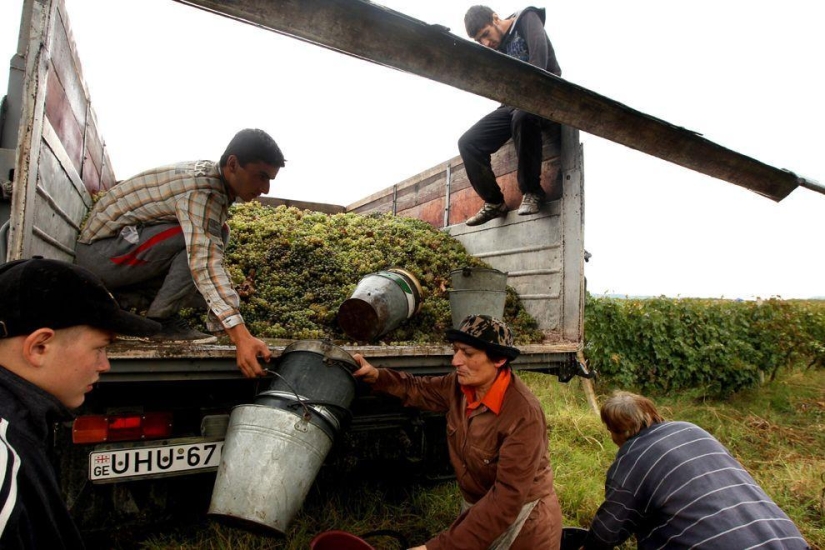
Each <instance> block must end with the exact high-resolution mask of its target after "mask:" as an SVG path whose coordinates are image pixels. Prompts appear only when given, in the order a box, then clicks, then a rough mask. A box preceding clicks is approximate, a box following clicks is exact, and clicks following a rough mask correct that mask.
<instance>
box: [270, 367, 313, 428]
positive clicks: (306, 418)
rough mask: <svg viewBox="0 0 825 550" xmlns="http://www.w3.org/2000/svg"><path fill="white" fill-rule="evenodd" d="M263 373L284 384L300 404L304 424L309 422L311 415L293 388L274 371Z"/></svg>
mask: <svg viewBox="0 0 825 550" xmlns="http://www.w3.org/2000/svg"><path fill="white" fill-rule="evenodd" d="M264 372H266V373H268V374H272V375H274V376H277V377H278V378H280V379H281V380H282V381H283V383H284V384H286V387H288V388H289V389H290V390H292V393H293V394H295V399H296V400H297V401H298V403H300V404H301V407H303V409H304V414H303V416H302V417H301V418H303V420H304V422H309V421H310V420H311V419H312V414H311V413H310V412H309V407H308V406H307V404H306V402H305V401H304V400H303V399H302V398H301V396H300V395H298V392H296V391H295V388H293V387H292V384H290V383H289V381H288V380H287V379H286V378H284V377H283V376H281V375H280V374H278V373H277V372H275V371H274V370H271V369H264Z"/></svg>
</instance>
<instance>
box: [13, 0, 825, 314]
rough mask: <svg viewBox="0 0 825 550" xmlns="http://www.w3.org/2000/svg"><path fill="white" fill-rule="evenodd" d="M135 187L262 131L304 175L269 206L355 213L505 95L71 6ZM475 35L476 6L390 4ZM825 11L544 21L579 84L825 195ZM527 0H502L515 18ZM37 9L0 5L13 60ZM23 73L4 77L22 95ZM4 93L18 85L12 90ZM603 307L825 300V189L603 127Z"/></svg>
mask: <svg viewBox="0 0 825 550" xmlns="http://www.w3.org/2000/svg"><path fill="white" fill-rule="evenodd" d="M65 2H66V6H67V10H68V13H69V18H70V21H71V26H72V28H73V31H74V36H75V42H76V43H77V47H78V50H79V53H80V58H81V63H82V65H83V71H84V75H85V79H86V81H87V85H88V88H89V92H90V95H91V97H92V105H93V109H94V110H95V112H96V114H97V118H98V121H99V124H100V128H101V133H102V134H103V137H104V139H105V140H106V143H107V146H108V150H109V155H110V158H111V160H112V163H113V166H114V168H115V174H116V176H117V178H119V179H123V178H127V177H129V176H131V175H134V174H136V173H138V172H140V171H142V170H145V169H147V168H152V167H155V166H160V165H163V164H167V163H172V162H178V161H184V160H195V159H201V158H209V159H214V160H217V158H218V157H219V156H220V154H221V153H222V152H223V149H224V147H225V146H226V143H227V142H228V141H229V139H230V138H231V136H232V135H234V133H235V132H236V131H237V130H239V129H241V128H245V127H259V128H262V129H264V130H266V131H267V132H268V133H270V134H271V135H272V136H273V137H274V138H275V140H276V141H277V142H278V143H279V145H280V146H281V149H282V150H283V151H284V154H285V156H286V158H287V166H286V167H285V168H284V169H282V171H281V173H280V174H279V175H278V177H277V179H276V180H275V181H274V183H273V186H272V189H271V191H270V195H271V196H275V197H282V198H288V199H296V200H304V201H313V202H325V203H332V204H341V205H347V204H350V203H352V202H354V201H356V200H358V199H360V198H362V197H364V196H366V195H369V194H372V193H374V192H376V191H379V190H381V189H384V188H386V187H389V186H391V185H393V184H395V183H398V182H400V181H403V180H404V179H406V178H408V177H410V176H413V175H415V174H417V173H418V172H421V171H423V170H425V169H427V168H430V167H431V166H434V165H436V164H439V163H441V162H443V161H445V160H447V159H449V158H452V157H454V156H456V155H457V154H458V151H457V147H456V141H457V139H458V137H459V136H460V135H461V134H462V133H463V132H464V131H465V130H466V129H467V128H468V127H469V126H471V125H472V124H473V123H474V122H475V121H476V120H477V119H479V118H480V117H481V116H483V115H484V114H486V113H487V112H489V111H491V110H493V109H494V108H495V107H496V105H497V102H494V101H491V100H488V99H485V98H481V97H478V96H474V95H472V94H469V93H467V92H463V91H460V90H457V89H454V88H451V87H449V86H446V85H443V84H439V83H435V82H432V81H429V80H426V79H424V78H421V77H418V76H414V75H408V74H404V73H401V72H399V71H395V70H392V69H388V68H385V67H379V66H377V65H374V64H371V63H368V62H366V61H363V60H358V59H354V58H351V57H348V56H345V55H342V54H339V53H335V52H331V51H329V50H325V49H323V48H320V47H317V46H313V45H310V44H305V43H303V42H300V41H297V40H295V39H291V38H287V37H283V36H280V35H278V34H275V33H272V32H269V31H265V30H262V29H258V28H255V27H251V26H248V25H244V24H241V23H238V22H235V21H231V20H229V19H227V18H223V17H218V16H215V15H213V14H209V13H206V12H203V11H201V10H198V9H195V8H192V7H189V6H185V5H182V4H179V3H176V2H173V1H172V0H105V1H104V0H65ZM375 3H378V4H381V5H384V6H386V7H389V8H391V9H394V10H397V11H400V12H402V13H405V14H407V15H409V16H412V17H415V18H417V19H421V20H422V21H425V22H427V23H433V24H441V25H444V26H446V27H449V28H450V29H451V31H452V32H453V33H454V34H456V35H458V36H460V37H462V38H467V37H466V36H465V33H464V27H463V16H464V12H465V11H466V9H467V7H469V5H470V4H471V3H466V4H465V3H460V2H456V1H455V0H450V1H445V0H378V1H377V2H375ZM819 4H820V3H818V2H810V1H809V0H785V1H783V2H767V1H763V0H755V1H752V2H748V3H745V2H738V1H728V2H719V1H718V0H692V1H690V2H686V1H677V2H661V1H656V0H628V1H626V2H612V1H608V0H604V1H595V0H576V1H572V0H567V1H564V2H552V3H544V4H541V3H540V4H536V5H537V6H538V7H544V8H546V9H547V22H546V25H545V28H546V30H547V32H548V35H549V36H550V39H551V41H552V42H553V46H554V48H555V50H556V55H557V57H558V60H559V63H560V65H561V67H562V70H563V74H562V77H563V78H565V79H567V80H568V81H570V82H573V83H575V84H578V85H580V86H583V87H585V88H588V89H590V90H593V91H595V92H597V93H599V94H601V95H604V96H607V97H609V98H612V99H614V100H617V101H620V102H622V103H624V104H626V105H628V106H630V107H632V108H634V109H637V110H639V111H642V112H644V113H647V114H649V115H652V116H655V117H658V118H660V119H663V120H665V121H667V122H670V123H672V124H675V125H678V126H682V127H685V128H688V129H691V130H694V131H697V132H699V133H701V134H703V135H704V136H705V137H706V138H707V139H709V140H711V141H713V142H715V143H718V144H720V145H722V146H724V147H726V148H729V149H732V150H734V151H738V152H740V153H743V154H745V155H748V156H751V157H753V158H756V159H757V160H760V161H762V162H765V163H767V164H770V165H772V166H775V167H778V168H786V169H789V170H791V171H793V172H795V173H797V174H798V175H800V176H803V177H806V178H810V179H813V180H815V181H818V182H819V183H821V184H825V154H823V146H824V145H825V137H823V135H825V134H823V128H825V104H823V102H822V99H821V97H822V89H821V78H822V77H821V76H820V75H819V74H818V73H819V72H820V69H817V67H819V66H820V63H821V59H820V58H821V57H822V54H823V53H825V33H822V32H821V28H820V27H821V21H822V20H823V11H825V8H823V7H820V5H819ZM526 5H527V4H524V3H523V2H519V1H511V0H499V1H497V2H496V3H495V4H490V6H491V7H492V8H493V9H494V10H496V11H497V12H498V13H499V14H500V15H502V16H507V15H509V14H510V13H512V12H513V11H516V10H518V9H521V8H523V7H525V6H526ZM21 6H22V0H2V1H0V60H2V63H3V64H4V67H8V60H10V59H11V56H12V55H13V53H14V51H15V48H16V42H17V27H18V23H19V17H20V10H21ZM7 77H8V71H7V68H4V69H3V70H2V71H0V89H1V90H3V91H5V89H6V86H7V84H6V83H7ZM3 93H5V92H3ZM581 138H582V142H583V144H584V158H585V166H584V174H585V248H586V249H587V250H588V251H589V252H590V253H591V254H592V258H591V260H590V262H589V263H587V264H586V267H585V275H586V277H587V281H588V290H589V291H590V292H591V293H593V294H597V295H599V294H618V295H631V296H637V295H643V296H658V295H666V296H672V297H705V298H746V299H748V298H754V297H762V298H768V297H773V296H779V297H782V298H808V297H815V296H818V297H825V279H824V278H823V275H825V254H823V250H822V244H821V240H822V237H823V236H825V215H823V213H824V212H825V195H821V194H818V193H815V192H812V191H810V190H807V189H802V188H800V189H797V190H795V191H794V192H793V193H792V194H791V195H790V196H789V197H788V198H786V199H784V200H783V201H781V202H779V203H776V202H774V201H772V200H770V199H766V198H763V197H761V196H759V195H756V194H755V193H753V192H751V191H748V190H745V189H742V188H740V187H738V186H735V185H732V184H729V183H727V182H723V181H721V180H717V179H714V178H711V177H709V176H705V175H703V174H699V173H697V172H693V171H691V170H688V169H686V168H682V167H680V166H677V165H675V164H671V163H668V162H666V161H663V160H660V159H657V158H655V157H652V156H649V155H646V154H644V153H641V152H638V151H635V150H632V149H629V148H627V147H624V146H622V145H619V144H616V143H612V142H610V141H607V140H604V139H602V138H599V137H596V136H592V135H589V134H585V133H582V134H581Z"/></svg>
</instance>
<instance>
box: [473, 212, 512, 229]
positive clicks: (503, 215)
mask: <svg viewBox="0 0 825 550" xmlns="http://www.w3.org/2000/svg"><path fill="white" fill-rule="evenodd" d="M505 217H507V212H502V213H501V214H498V215H497V216H495V217H492V218H489V219H487V220H484V221H482V222H472V223H470V220H467V221H466V222H464V225H466V226H468V227H475V226H477V225H484V224H485V223H487V222H491V221H493V220H495V219H496V218H505Z"/></svg>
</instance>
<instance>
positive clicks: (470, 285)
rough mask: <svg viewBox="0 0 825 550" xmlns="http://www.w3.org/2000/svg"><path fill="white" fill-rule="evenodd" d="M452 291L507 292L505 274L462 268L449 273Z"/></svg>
mask: <svg viewBox="0 0 825 550" xmlns="http://www.w3.org/2000/svg"><path fill="white" fill-rule="evenodd" d="M450 283H451V284H452V288H453V290H494V291H499V290H501V291H505V290H507V274H506V273H504V272H503V271H499V270H498V269H489V268H486V267H462V268H461V269H454V270H452V271H450Z"/></svg>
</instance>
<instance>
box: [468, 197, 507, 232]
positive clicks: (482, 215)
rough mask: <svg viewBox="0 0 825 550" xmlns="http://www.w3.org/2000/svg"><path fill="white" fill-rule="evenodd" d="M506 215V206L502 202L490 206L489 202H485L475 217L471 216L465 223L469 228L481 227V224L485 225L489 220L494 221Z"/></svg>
mask: <svg viewBox="0 0 825 550" xmlns="http://www.w3.org/2000/svg"><path fill="white" fill-rule="evenodd" d="M506 215H507V205H506V204H504V203H503V202H500V203H498V204H492V203H489V202H485V203H484V206H482V207H481V210H479V211H478V212H477V213H476V215H475V216H472V217H470V218H468V219H467V221H466V222H464V223H466V224H467V225H469V226H471V227H472V226H474V225H481V224H483V223H487V222H488V221H490V220H494V219H496V218H499V217H502V216H506Z"/></svg>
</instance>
